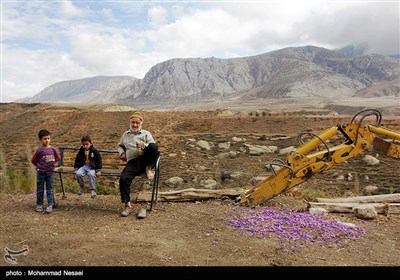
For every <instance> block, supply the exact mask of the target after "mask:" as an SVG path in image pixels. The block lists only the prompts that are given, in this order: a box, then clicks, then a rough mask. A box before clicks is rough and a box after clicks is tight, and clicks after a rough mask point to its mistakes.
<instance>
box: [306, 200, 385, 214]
mask: <svg viewBox="0 0 400 280" xmlns="http://www.w3.org/2000/svg"><path fill="white" fill-rule="evenodd" d="M308 205H309V208H324V209H326V210H327V211H328V212H330V213H352V212H353V207H355V206H357V205H360V203H335V202H309V203H308ZM363 205H370V206H373V207H374V208H375V211H376V213H378V214H386V213H387V212H388V205H387V204H386V203H368V204H363Z"/></svg>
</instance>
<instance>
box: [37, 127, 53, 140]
mask: <svg viewBox="0 0 400 280" xmlns="http://www.w3.org/2000/svg"><path fill="white" fill-rule="evenodd" d="M38 136H39V140H42V138H43V137H45V136H50V131H48V130H47V129H41V130H40V131H39V133H38Z"/></svg>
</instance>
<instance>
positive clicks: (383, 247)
mask: <svg viewBox="0 0 400 280" xmlns="http://www.w3.org/2000/svg"><path fill="white" fill-rule="evenodd" d="M0 106H1V131H0V133H1V135H0V139H1V156H2V166H3V167H2V168H3V169H2V172H5V168H4V166H6V167H7V168H11V167H12V169H13V170H14V171H15V172H16V173H18V172H19V173H25V174H29V173H30V172H32V166H31V165H30V163H29V160H30V157H31V155H32V153H33V151H34V149H35V148H36V146H37V145H38V144H39V143H38V140H37V132H38V131H39V129H41V128H47V129H49V130H50V131H51V133H52V143H51V144H52V145H54V146H56V147H60V146H69V147H71V146H72V147H79V145H80V143H79V139H80V138H81V136H82V135H83V134H85V133H89V134H90V135H91V136H92V138H93V139H94V145H95V146H96V147H97V148H99V149H116V143H118V140H119V138H120V136H121V135H122V133H123V132H124V131H125V130H126V129H128V120H129V116H130V111H118V110H116V109H115V108H114V110H112V111H108V110H105V108H106V107H107V106H106V105H103V106H92V107H83V106H66V105H57V106H54V105H48V104H47V105H46V104H0ZM262 112H263V110H262V109H261V110H259V115H258V116H256V115H255V114H252V115H250V114H249V112H245V113H240V112H237V111H233V112H230V111H227V110H209V111H169V112H162V111H154V112H149V111H145V112H144V119H145V120H144V125H143V127H144V128H146V129H148V130H150V131H151V132H152V133H153V135H154V137H155V138H156V139H157V142H158V144H159V147H160V151H161V173H160V191H168V190H171V189H170V186H168V185H167V184H166V183H165V182H166V180H167V179H169V178H171V177H173V176H179V177H181V178H183V179H184V183H183V185H181V186H179V187H178V189H179V188H180V189H186V188H200V187H201V186H202V185H201V182H204V180H209V179H212V180H215V181H216V182H217V187H216V188H217V189H224V188H225V189H240V188H248V187H249V186H251V185H252V184H254V183H253V181H252V179H253V178H254V177H257V176H265V175H268V174H267V171H266V169H265V165H266V164H268V163H269V162H270V161H271V160H272V159H273V158H281V159H283V160H284V159H285V158H286V156H285V155H279V154H264V155H261V156H252V155H249V154H248V153H246V152H245V150H244V149H243V146H244V142H234V141H232V138H233V137H238V138H245V139H246V140H245V143H247V144H252V145H276V146H278V147H279V149H282V148H285V147H289V146H292V145H293V146H297V145H298V144H297V142H296V141H297V139H296V138H297V137H296V136H297V134H298V133H299V132H301V131H303V130H306V129H312V130H313V132H314V133H318V132H321V131H323V130H325V129H326V128H329V127H331V126H335V125H337V124H339V123H346V122H348V121H349V120H350V119H351V117H352V116H351V115H340V116H330V115H323V114H316V113H315V112H313V113H305V112H304V111H302V112H299V113H293V114H287V113H285V114H283V113H279V112H278V113H276V112H274V111H267V113H268V114H266V115H263V114H262ZM230 113H232V114H230ZM385 117H386V118H385ZM383 123H384V125H385V126H386V127H388V128H390V129H393V130H396V131H400V129H399V127H400V119H399V117H396V116H383ZM198 140H205V141H208V142H209V143H211V149H210V150H208V151H205V150H201V149H198V148H196V145H195V143H196V141H198ZM226 142H231V145H230V151H236V152H237V155H236V157H234V158H226V157H223V158H221V157H219V154H220V153H221V150H220V148H219V147H218V144H219V143H226ZM366 154H371V155H374V156H376V154H375V153H374V152H373V151H367V152H366ZM379 160H380V161H381V163H380V165H379V166H373V167H371V166H367V165H366V164H365V163H363V161H362V156H361V155H360V156H358V157H355V158H353V159H351V160H349V161H348V162H346V163H345V164H342V165H338V166H335V167H334V168H332V169H331V170H328V171H327V172H325V173H323V174H320V176H316V177H315V178H312V179H311V180H310V181H308V182H306V183H304V184H302V185H300V187H299V193H300V194H299V195H297V196H292V195H290V194H282V195H279V196H277V197H275V198H274V199H271V200H269V201H267V202H266V203H264V204H263V205H261V206H259V207H261V208H274V209H282V210H283V209H293V210H298V211H305V210H306V207H307V200H308V199H310V197H311V194H318V195H325V196H327V197H339V196H351V195H364V189H365V187H366V186H367V185H376V186H378V188H379V192H380V193H382V194H383V193H397V192H400V186H399V181H400V180H399V179H400V174H399V170H400V168H399V167H400V166H399V161H398V160H395V159H391V158H386V157H384V156H379ZM238 171H240V172H243V173H244V176H243V177H241V179H240V180H239V179H238V180H236V181H232V180H225V181H224V180H223V175H222V174H232V173H234V172H238ZM349 173H350V174H352V177H353V178H357V180H353V181H348V180H337V179H336V178H337V177H338V176H339V175H344V176H347V175H348V174H349ZM2 175H3V177H2V178H3V186H6V183H7V182H4V180H5V179H4V178H5V177H4V174H2ZM365 175H368V176H365ZM367 177H368V178H367ZM66 182H67V184H68V183H70V184H71V186H70V187H69V188H67V198H66V199H61V193H60V189H59V187H57V194H56V201H57V203H58V207H57V208H56V209H55V211H54V212H53V213H51V214H41V213H36V212H35V211H34V207H35V195H34V194H32V193H28V194H22V193H18V194H17V193H14V194H1V195H0V205H1V206H0V219H1V227H0V238H1V241H0V246H1V248H3V250H4V251H3V253H4V258H3V260H1V261H0V266H4V267H14V268H16V267H20V266H21V267H23V266H28V267H30V266H45V267H47V266H77V267H89V266H103V267H137V266H157V267H160V266H162V267H165V266H169V267H172V266H244V267H249V266H262V267H271V266H284V267H289V266H291V267H293V266H308V267H315V266H323V267H328V266H373V267H378V266H386V267H387V266H395V267H398V266H400V259H399V256H400V226H399V225H400V216H399V215H394V214H393V215H389V216H385V215H378V218H377V219H374V220H361V219H358V218H356V217H355V216H354V215H353V214H343V213H330V214H328V215H327V216H325V219H327V220H336V221H340V222H344V223H353V224H355V225H356V226H359V227H361V228H362V229H364V232H365V233H364V234H363V235H362V236H360V238H359V239H356V240H351V241H350V242H348V243H347V245H346V246H336V245H332V244H330V245H326V246H320V245H316V244H307V245H306V246H304V247H302V248H301V249H300V250H297V251H296V252H291V253H288V252H287V251H285V248H283V247H282V244H281V243H280V242H279V240H278V238H277V237H276V236H274V235H271V236H269V237H264V238H261V237H250V236H247V235H243V234H241V232H240V231H239V230H238V229H237V228H235V227H233V226H232V225H231V223H230V221H231V219H232V217H231V216H230V215H229V213H230V211H238V210H246V211H247V210H248V207H246V206H244V205H240V204H237V203H236V202H235V201H234V200H230V199H227V198H221V199H212V200H205V201H192V202H174V203H173V202H158V203H157V204H156V205H155V206H154V208H153V211H152V212H148V213H147V217H146V218H145V219H137V217H136V215H135V213H137V211H138V210H139V209H140V208H142V207H143V208H148V207H149V203H135V204H133V205H134V212H133V214H131V215H130V216H129V217H126V218H122V217H120V215H119V213H120V212H121V210H122V204H121V203H120V198H119V195H118V193H116V194H114V195H104V194H101V193H100V194H99V195H98V196H97V197H96V198H95V199H91V198H90V195H89V194H88V193H87V194H84V195H82V196H78V195H77V194H76V190H77V189H74V185H73V179H70V181H68V180H67V181H66ZM55 185H56V186H58V185H59V181H58V178H57V177H56V178H55ZM98 185H107V186H108V187H110V188H113V189H115V190H116V191H117V186H118V185H117V178H99V180H98ZM134 185H135V187H134V190H133V191H135V190H136V187H137V185H138V184H134ZM6 187H7V186H6ZM34 189H35V186H34V185H33V186H32V191H34ZM174 190H176V189H174ZM259 207H257V208H259ZM338 239H340V236H339V237H338ZM24 246H25V247H24ZM6 248H8V249H9V250H12V251H21V250H24V248H28V249H29V251H25V253H22V252H23V251H21V253H20V254H19V255H15V258H16V263H14V264H11V263H10V262H7V261H6V254H7V253H6V252H7V251H6Z"/></svg>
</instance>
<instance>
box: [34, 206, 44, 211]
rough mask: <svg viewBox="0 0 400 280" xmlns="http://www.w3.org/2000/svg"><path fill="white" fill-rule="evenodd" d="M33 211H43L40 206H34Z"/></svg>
mask: <svg viewBox="0 0 400 280" xmlns="http://www.w3.org/2000/svg"><path fill="white" fill-rule="evenodd" d="M35 211H36V212H43V207H42V206H36V209H35Z"/></svg>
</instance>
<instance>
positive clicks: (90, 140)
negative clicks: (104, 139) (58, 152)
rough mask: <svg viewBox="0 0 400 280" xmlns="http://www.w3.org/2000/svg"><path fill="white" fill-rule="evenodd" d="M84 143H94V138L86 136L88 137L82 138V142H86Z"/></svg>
mask: <svg viewBox="0 0 400 280" xmlns="http://www.w3.org/2000/svg"><path fill="white" fill-rule="evenodd" d="M84 141H88V142H89V143H92V138H90V136H89V135H87V134H86V135H84V136H82V138H81V142H84Z"/></svg>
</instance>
